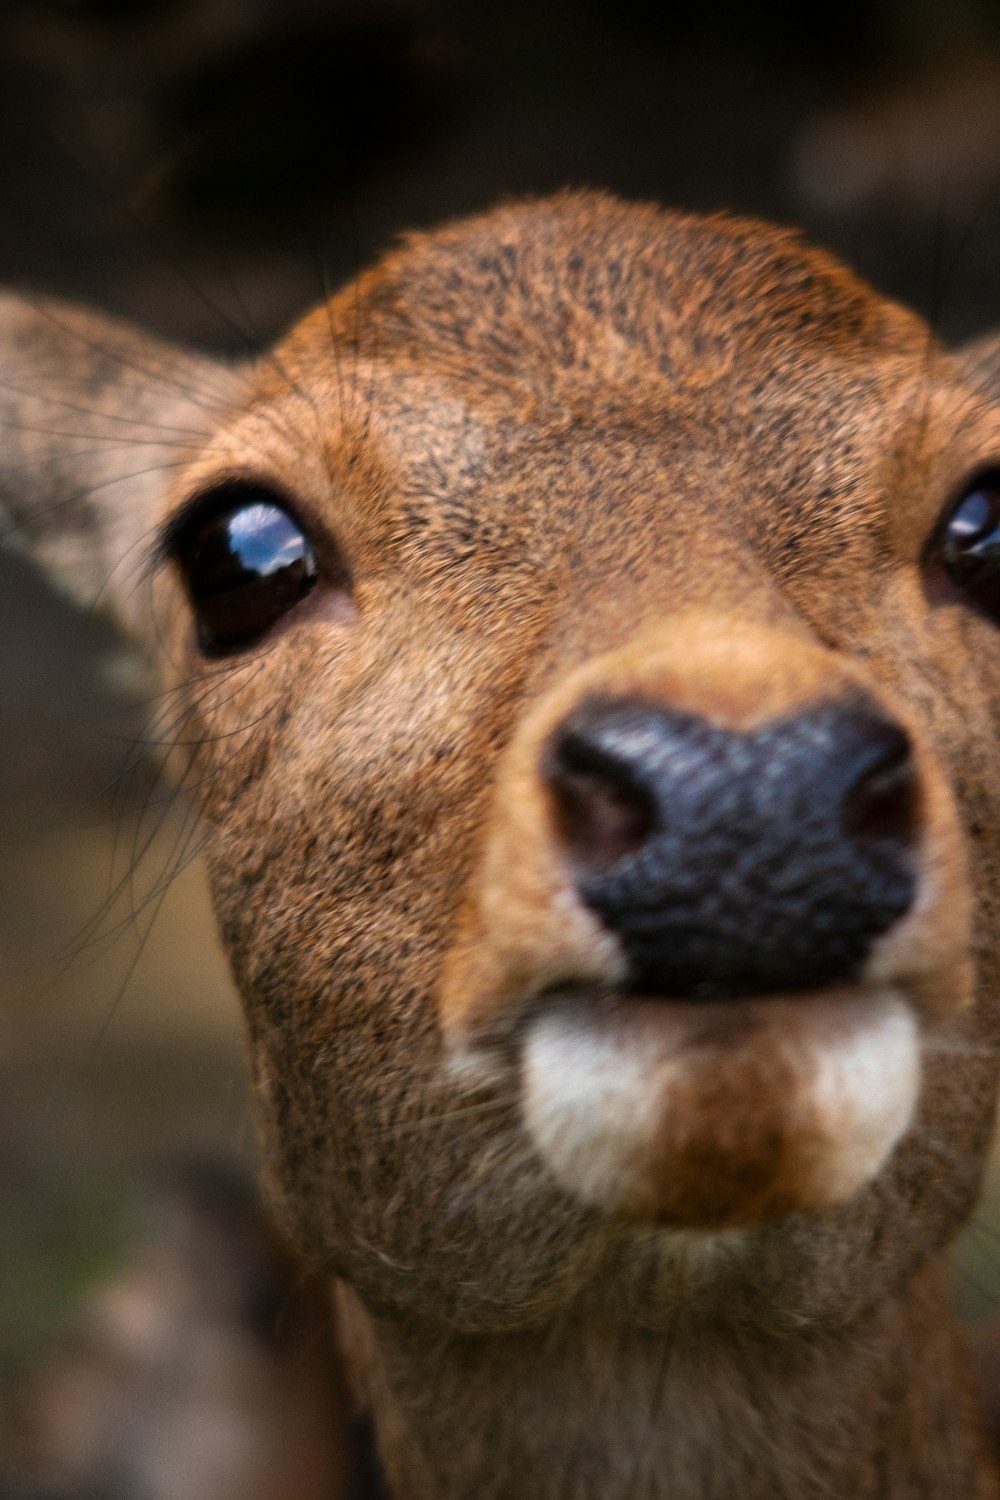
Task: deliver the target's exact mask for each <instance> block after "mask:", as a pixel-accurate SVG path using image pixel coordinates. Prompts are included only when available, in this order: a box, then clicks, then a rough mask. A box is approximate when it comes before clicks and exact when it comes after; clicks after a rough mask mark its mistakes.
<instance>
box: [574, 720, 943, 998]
mask: <svg viewBox="0 0 1000 1500" xmlns="http://www.w3.org/2000/svg"><path fill="white" fill-rule="evenodd" d="M545 772H546V774H547V776H548V778H549V782H550V785H551V788H552V792H553V795H554V798H555V802H556V807H557V810H558V815H559V822H560V825H561V830H562V835H563V838H564V841H565V847H566V853H567V857H568V858H569V860H570V862H571V864H572V866H573V868H574V870H575V873H576V879H577V884H578V889H579V892H580V895H581V896H582V898H583V900H584V901H585V902H586V903H587V905H588V906H589V907H591V909H592V910H593V911H594V912H596V914H597V915H598V916H599V917H600V919H601V921H602V922H603V923H604V924H605V926H606V927H608V928H609V929H610V930H611V931H612V932H613V933H615V935H616V936H617V937H618V939H619V940H620V942H621V944H622V947H623V949H624V951H625V954H626V956H627V959H628V961H629V966H630V974H631V981H632V985H633V987H634V989H635V990H636V991H637V992H641V993H644V994H652V995H664V996H676V997H678V998H679V997H685V996H687V997H690V996H695V997H701V996H703V997H706V998H711V997H714V996H726V997H729V998H738V997H739V996H742V995H750V994H761V993H769V992H775V991H780V990H790V989H791V990H795V989H804V988H809V989H812V988H816V987H819V986H822V985H827V984H837V983H843V982H845V981H850V980H853V979H855V978H857V976H858V974H859V972H860V969H861V967H862V965H863V964H864V961H865V959H866V957H867V955H868V953H869V952H870V950H871V946H872V943H873V942H874V940H875V938H877V937H878V936H879V934H880V933H883V932H885V931H886V930H887V929H888V928H889V927H890V926H891V925H892V924H893V923H894V922H895V921H897V920H898V918H899V917H901V916H902V915H903V914H904V912H906V911H907V909H908V908H909V906H910V905H911V903H912V901H913V897H914V891H915V883H916V882H915V859H914V854H913V844H914V839H915V826H916V817H917V800H918V799H917V773H916V769H915V767H914V764H913V758H912V755H911V752H910V743H909V740H908V738H907V736H906V734H905V733H904V731H903V730H902V729H901V728H900V727H899V725H898V724H895V723H893V722H892V721H891V720H890V719H888V718H887V717H886V716H885V714H884V713H881V712H880V711H879V710H878V708H877V707H876V705H875V704H874V703H872V702H871V701H870V700H868V699H867V698H865V697H864V696H863V695H862V694H860V693H858V694H857V695H855V696H853V697H851V698H850V699H846V700H842V701H838V702H826V703H820V704H818V705H815V706H813V707H810V708H808V709H806V710H803V711H802V712H799V713H796V714H794V715H789V716H788V717H787V718H782V719H775V720H772V721H771V722H769V723H767V724H765V725H763V726H762V727H761V728H759V729H756V730H753V731H751V732H749V733H745V734H744V733H738V732H735V731H732V730H728V729H720V728H717V727H716V726H714V725H712V724H709V723H707V722H706V721H705V720H702V719H698V718H694V717H691V716H688V715H685V714H681V713H673V712H670V711H668V710H665V709H661V708H658V707H656V706H654V705H650V704H646V703H641V702H635V701H613V700H611V701H609V700H607V699H588V700H586V701H585V702H584V703H582V704H581V705H580V706H579V708H577V709H576V710H575V711H574V712H573V713H572V714H571V715H570V717H569V718H568V719H567V720H566V721H565V722H564V723H563V724H562V726H561V727H560V729H559V730H558V731H557V732H556V734H555V735H554V736H553V738H552V739H551V740H550V742H549V745H548V748H547V752H546V764H545Z"/></svg>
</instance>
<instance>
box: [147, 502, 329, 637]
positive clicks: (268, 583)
mask: <svg viewBox="0 0 1000 1500" xmlns="http://www.w3.org/2000/svg"><path fill="white" fill-rule="evenodd" d="M206 503H208V502H206ZM175 550H176V556H177V560H178V562H179V564H180V567H181V570H182V573H183V575H184V581H185V584H186V586H187V591H188V596H189V598H190V600H191V603H192V605H193V606H194V610H195V616H196V619H197V625H198V640H199V644H200V645H201V648H202V650H203V651H205V652H206V653H207V654H209V655H219V654H222V653H223V652H226V651H232V650H235V649H238V648H239V647H240V646H244V645H247V644H249V643H251V642H252V641H254V640H256V639H258V638H259V637H260V636H262V635H263V634H264V633H265V632H266V631H267V630H268V629H269V628H270V627H271V626H272V625H273V624H275V623H276V621H277V620H279V619H280V618H281V616H282V615H284V614H286V613H287V612H288V611H289V610H290V609H292V608H293V607H294V606H295V605H296V604H298V603H299V601H300V600H301V599H303V598H304V597H305V595H306V594H307V593H309V591H310V590H311V589H312V588H313V586H314V585H315V583H316V582H317V579H318V568H317V564H316V557H315V553H314V551H313V548H312V544H311V542H310V541H309V538H308V537H307V535H306V533H305V532H304V531H303V529H302V527H301V526H300V525H299V523H298V522H297V521H296V520H295V518H294V517H293V516H292V515H290V514H289V512H288V511H287V510H286V509H285V507H284V506H283V505H282V504H280V503H279V502H278V501H277V500H275V499H274V498H273V497H271V496H269V495H267V494H266V493H264V494H261V492H259V491H249V492H248V491H246V490H244V491H240V492H239V495H238V498H235V499H234V502H233V503H232V504H231V505H229V506H227V507H225V508H223V509H217V510H215V511H214V512H210V513H209V514H208V516H207V518H206V519H205V520H203V521H199V518H198V515H197V513H196V514H195V516H194V517H192V518H191V520H190V521H189V522H188V523H187V525H186V527H185V529H184V532H183V534H182V536H181V538H180V539H179V541H178V543H177V544H176V549H175Z"/></svg>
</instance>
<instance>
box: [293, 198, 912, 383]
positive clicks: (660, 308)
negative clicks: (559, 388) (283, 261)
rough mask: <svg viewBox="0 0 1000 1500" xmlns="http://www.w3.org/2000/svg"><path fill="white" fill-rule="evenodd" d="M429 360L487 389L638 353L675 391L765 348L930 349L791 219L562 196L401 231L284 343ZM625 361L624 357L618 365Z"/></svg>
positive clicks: (781, 351) (777, 358) (771, 357)
mask: <svg viewBox="0 0 1000 1500" xmlns="http://www.w3.org/2000/svg"><path fill="white" fill-rule="evenodd" d="M331 333H336V334H338V335H339V336H341V337H346V338H347V339H348V340H349V341H350V342H351V343H352V344H353V345H354V346H355V348H356V349H357V350H358V352H359V353H361V354H364V355H367V356H369V357H375V358H377V357H378V356H379V354H380V353H381V354H387V353H389V354H391V357H392V358H393V360H394V362H396V363H397V365H398V364H399V362H401V361H402V362H410V361H412V362H413V363H415V364H421V363H425V362H432V363H433V364H434V366H435V368H436V369H437V370H438V371H440V372H442V373H444V372H448V373H451V374H452V375H454V376H455V377H456V378H458V379H460V380H461V381H462V382H463V383H473V384H475V385H477V386H479V387H480V388H486V387H492V388H493V389H494V390H497V391H504V390H510V389H511V386H512V384H513V385H515V386H516V385H518V384H520V383H521V382H523V381H525V380H526V379H527V380H531V379H532V377H534V378H535V379H537V378H538V376H539V375H540V374H541V372H543V371H544V372H546V374H547V375H548V377H549V378H550V379H551V378H552V377H553V375H554V374H555V375H557V374H558V371H559V370H560V369H563V370H575V371H581V370H584V371H590V372H591V373H592V374H593V375H594V376H596V377H598V378H607V377H608V376H613V375H614V373H615V370H616V367H618V368H620V369H621V371H622V373H624V372H625V369H626V368H627V367H628V366H630V365H631V364H632V361H633V359H634V356H635V355H637V354H638V355H641V356H642V360H643V363H644V365H645V367H646V369H647V370H649V371H652V370H655V371H656V372H657V373H658V374H659V375H660V376H661V377H664V378H665V382H666V383H667V385H670V386H674V387H676V388H677V389H678V390H681V391H687V390H691V389H698V388H701V387H705V386H706V385H710V384H712V383H713V382H715V381H717V380H720V379H724V378H725V377H726V376H727V375H729V374H731V373H732V369H733V362H734V360H735V359H737V358H740V359H745V358H747V357H748V356H753V355H760V354H761V353H764V352H766V355H767V361H768V368H769V370H770V371H771V372H772V373H773V372H774V371H775V369H776V368H778V367H780V366H781V364H782V362H783V360H784V359H787V358H789V357H792V358H794V357H795V354H796V351H800V350H801V348H802V346H803V345H804V344H805V345H807V346H808V347H809V348H810V350H811V351H812V352H813V353H816V354H838V353H839V354H846V355H854V356H857V357H865V356H868V357H870V356H871V355H872V353H880V354H882V355H886V356H891V355H893V354H897V355H898V354H903V353H906V352H910V353H912V352H913V351H914V347H915V343H916V344H917V345H919V347H920V348H921V349H922V350H923V351H924V353H926V351H927V340H928V334H927V330H926V329H925V328H924V326H923V325H922V324H921V322H920V321H919V320H918V319H917V318H915V317H914V316H913V315H912V314H911V313H909V312H908V311H906V310H905V309H903V308H901V307H898V306H896V305H895V304H893V303H890V302H887V301H884V300H882V299H876V298H873V297H872V295H871V290H870V288H868V287H867V286H866V285H865V284H864V283H863V282H861V281H860V280H859V279H858V278H857V277H855V276H854V275H853V274H852V273H851V272H849V271H848V270H847V269H846V268H844V267H843V266H841V265H840V264H839V263H838V262H836V261H835V260H834V259H833V258H832V257H831V256H829V255H826V254H825V253H823V252H822V251H818V250H815V249H812V248H811V247H808V246H806V245H805V244H804V243H803V241H802V239H801V237H800V235H799V234H798V233H797V232H795V231H792V230H787V229H779V228H774V227H773V226H770V225H764V224H761V223H758V222H755V221H752V220H744V219H736V218H732V217H729V216H727V215H722V214H719V215H714V216H712V217H708V218H705V217H701V216H694V215H688V214H678V213H669V212H664V211H663V210H661V209H658V208H655V207H653V206H651V205H636V204H626V203H622V202H620V201H618V200H616V199H613V198H611V197H608V196H606V195H603V194H599V193H565V194H562V195H561V196H559V197H557V198H554V199H547V200H545V201H542V202H537V203H529V204H523V203H522V204H517V205H513V206H510V207H504V208H500V209H497V210H494V211H493V212H491V213H488V214H484V215H482V216H480V217H478V218H474V219H471V220H465V221H463V222H461V223H459V224H456V225H453V226H450V227H447V228H445V229H444V230H438V231H436V232H435V233H434V234H413V235H410V236H409V237H408V238H407V239H406V240H405V241H404V243H403V245H402V246H401V248H399V249H397V250H396V251H395V252H393V253H392V254H390V255H389V256H387V257H386V258H385V259H384V260H383V261H382V262H381V263H380V264H379V265H378V266H377V267H376V268H375V269H374V270H373V271H371V272H369V273H367V274H366V275H364V276H362V277H361V278H360V281H359V282H358V283H357V284H356V286H355V287H352V288H351V290H350V292H349V293H348V294H347V295H346V296H344V297H341V298H340V299H338V300H336V301H335V302H334V304H333V307H332V309H329V310H327V309H321V310H320V311H319V312H317V313H315V314H313V315H312V317H311V318H309V319H307V320H306V321H305V323H304V324H302V325H301V326H300V328H299V330H298V331H297V333H296V334H295V335H294V336H293V340H292V344H291V347H292V348H294V349H295V350H297V351H300V352H301V353H302V354H303V355H307V353H308V349H309V347H310V346H312V347H314V341H315V339H316V338H317V337H321V338H323V339H324V340H327V341H328V340H329V339H330V337H331ZM622 367H624V368H622Z"/></svg>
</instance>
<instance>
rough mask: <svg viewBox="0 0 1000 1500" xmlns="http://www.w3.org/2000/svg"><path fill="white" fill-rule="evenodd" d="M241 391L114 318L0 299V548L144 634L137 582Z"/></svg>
mask: <svg viewBox="0 0 1000 1500" xmlns="http://www.w3.org/2000/svg"><path fill="white" fill-rule="evenodd" d="M239 384H240V376H239V375H238V374H237V373H236V372H234V371H231V370H229V369H228V368H227V367H226V366H225V365H222V364H217V363H214V362H213V361H211V360H209V359H205V358H203V357H201V356H200V355H195V354H191V353H188V352H186V351H184V350H181V349H177V348H174V347H172V346H171V345H169V344H167V343H164V342H163V341H162V340H160V339H157V338H154V337H153V336H152V335H149V334H144V333H141V332H139V331H137V330H135V329H132V328H129V327H127V326H126V325H125V324H122V323H118V322H116V321H114V320H113V319H111V318H106V317H103V316H101V315H99V314H97V313H92V312H87V311H83V310H82V309H80V308H74V307H70V306H68V305H67V304H65V303H61V302H55V301H48V300H45V301H40V300H34V299H29V298H25V297H20V296H18V295H16V294H14V293H0V540H3V541H4V542H5V543H7V544H8V545H13V546H23V547H25V548H27V550H28V551H29V552H31V553H32V554H33V555H34V556H35V557H36V559H37V560H38V562H39V564H40V566H41V567H42V568H43V570H44V571H45V572H46V573H48V574H49V575H50V576H51V577H52V579H53V581H54V582H55V583H56V584H57V585H58V586H59V587H61V588H62V589H64V590H65V591H67V592H69V593H70V594H71V595H72V596H73V597H74V598H75V599H77V600H78V601H80V602H82V603H85V604H87V605H89V606H92V607H93V606H97V607H101V608H104V609H106V610H109V611H110V612H112V613H114V614H116V615H117V617H118V619H119V623H121V624H123V625H124V626H125V628H126V630H128V631H129V633H130V634H134V633H137V625H138V614H139V611H140V605H139V601H138V600H137V598H136V581H137V578H138V577H139V574H140V572H141V569H142V563H143V559H144V557H145V555H146V546H147V543H148V542H149V541H150V540H151V539H152V536H153V534H154V531H155V527H156V525H157V522H158V520H159V517H160V514H161V512H162V508H163V505H164V501H165V498H166V495H167V492H168V489H169V486H170V484H171V480H172V478H173V476H174V475H176V474H178V473H179V472H180V470H181V469H182V468H183V466H184V465H185V464H186V463H187V462H189V461H190V459H191V458H192V457H193V456H194V455H195V454H196V453H197V452H198V451H199V450H200V449H202V448H204V446H205V445H206V443H207V442H208V441H209V440H210V439H211V437H212V434H213V432H214V431H215V430H216V429H217V428H218V427H219V425H220V424H221V422H222V421H223V420H224V418H225V416H226V415H227V413H228V412H229V411H230V410H231V407H232V402H233V399H234V396H235V393H236V390H237V389H238V387H239ZM140 592H141V590H140Z"/></svg>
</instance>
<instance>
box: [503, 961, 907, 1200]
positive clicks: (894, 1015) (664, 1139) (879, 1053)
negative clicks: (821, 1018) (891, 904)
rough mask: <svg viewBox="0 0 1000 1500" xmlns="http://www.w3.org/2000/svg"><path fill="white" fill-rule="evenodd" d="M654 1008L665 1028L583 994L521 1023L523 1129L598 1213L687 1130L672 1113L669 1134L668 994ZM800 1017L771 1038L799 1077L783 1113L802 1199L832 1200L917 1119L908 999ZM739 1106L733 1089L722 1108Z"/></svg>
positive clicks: (871, 1001) (684, 1080) (680, 1067)
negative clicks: (803, 1168)
mask: <svg viewBox="0 0 1000 1500" xmlns="http://www.w3.org/2000/svg"><path fill="white" fill-rule="evenodd" d="M746 1003H749V1004H754V1003H758V1002H746ZM760 1003H762V1004H764V1005H766V1003H767V1002H760ZM795 1003H796V1005H801V1006H803V1007H809V1006H811V1005H813V1004H814V1003H815V1002H813V1001H812V1000H810V999H808V998H803V999H802V1000H801V1001H797V1002H795ZM663 1005H664V1011H663V1015H664V1024H663V1027H662V1031H660V1029H659V1028H657V1034H654V1035H653V1036H651V1033H650V1028H649V1027H648V1026H644V1027H636V1028H633V1027H631V1026H629V1025H628V1024H627V1023H626V1024H623V1023H622V1020H621V1018H618V1020H617V1021H616V1022H614V1023H613V1024H611V1023H608V1022H607V1021H606V1020H605V1019H604V1018H602V1017H599V1016H597V1015H595V1013H594V1012H593V1011H592V1010H591V1009H590V1008H589V1007H588V1006H586V1004H584V1005H582V1006H579V1007H574V1006H573V1005H571V1004H568V1003H566V1004H563V1005H560V1006H558V1007H556V1008H553V1009H552V1010H549V1011H547V1012H545V1013H543V1014H541V1015H539V1016H537V1017H535V1018H534V1019H533V1020H532V1021H531V1022H530V1024H529V1025H528V1027H527V1028H526V1032H525V1037H524V1047H523V1053H522V1099H523V1110H524V1119H525V1124H526V1126H527V1129H528V1132H529V1134H530V1136H531V1138H532V1140H533V1142H534V1144H535V1147H536V1149H537V1150H538V1152H539V1154H540V1156H541V1157H542V1159H543V1160H544V1161H545V1162H546V1164H547V1165H548V1167H549V1169H550V1170H551V1172H552V1173H553V1175H554V1176H555V1178H556V1179H557V1181H558V1182H559V1183H560V1184H561V1185H562V1186H563V1187H564V1188H566V1189H568V1190H569V1191H570V1192H572V1193H573V1194H574V1195H575V1196H576V1197H578V1198H580V1199H581V1200H583V1201H584V1202H586V1203H590V1204H593V1205H594V1206H596V1207H599V1208H602V1209H604V1210H605V1211H607V1212H613V1211H615V1210H616V1209H621V1208H627V1207H628V1206H629V1205H630V1203H631V1202H633V1201H634V1199H635V1194H636V1183H637V1181H638V1180H639V1178H640V1176H642V1175H645V1174H646V1173H647V1172H648V1171H649V1170H650V1167H651V1166H652V1167H653V1168H654V1169H655V1164H656V1161H658V1160H659V1161H662V1162H663V1163H664V1164H666V1161H667V1158H668V1157H669V1155H670V1149H671V1140H672V1138H673V1137H674V1136H675V1134H676V1135H677V1136H681V1137H683V1136H684V1135H685V1134H688V1135H689V1131H686V1130H685V1122H684V1121H682V1120H680V1119H678V1129H677V1131H676V1132H674V1131H673V1130H672V1128H671V1123H672V1122H671V1110H672V1096H673V1095H674V1094H675V1093H677V1092H678V1091H679V1090H678V1086H679V1085H681V1084H683V1085H684V1086H685V1093H686V1094H687V1095H688V1097H690V1095H689V1089H690V1082H691V1068H692V1066H693V1065H694V1064H693V1063H692V1053H691V1049H690V1046H689V1045H688V1042H689V1037H687V1036H685V1035H684V1034H683V1032H679V1031H678V1028H677V1026H675V1024H674V1023H673V1020H672V1017H671V1016H670V1009H671V1007H670V1005H669V1002H663ZM801 1014H802V1017H803V1024H802V1025H800V1026H798V1027H795V1028H794V1032H795V1034H794V1035H791V1036H789V1035H788V1034H787V1033H786V1034H784V1035H783V1036H782V1038H781V1040H780V1043H779V1045H780V1046H781V1047H782V1051H783V1053H784V1054H785V1056H786V1058H787V1059H788V1060H789V1061H790V1063H791V1066H792V1068H793V1072H794V1078H795V1080H796V1084H797V1086H796V1088H795V1089H794V1090H793V1094H792V1096H791V1097H789V1099H788V1119H789V1123H790V1128H791V1129H793V1130H798V1129H801V1130H802V1131H803V1133H804V1136H806V1137H808V1140H807V1141H804V1145H806V1146H807V1150H808V1159H809V1162H810V1168H811V1178H812V1187H813V1191H812V1193H811V1195H810V1196H811V1199H812V1202H813V1203H814V1204H817V1203H818V1204H835V1203H840V1202H844V1201H845V1200H847V1199H848V1198H850V1197H851V1196H853V1194H854V1193H856V1192H857V1191H858V1190H859V1189H860V1188H862V1187H863V1186H864V1185H865V1184H866V1183H868V1182H870V1181H871V1179H872V1178H873V1177H874V1176H875V1175H876V1174H877V1173H878V1171H879V1170H880V1168H881V1167H882V1166H883V1165H884V1164H885V1161H886V1159H887V1158H888V1156H889V1154H890V1152H891V1151H892V1150H893V1148H894V1146H895V1145H896V1144H897V1142H898V1141H899V1140H900V1138H901V1136H902V1135H903V1134H904V1133H905V1132H906V1130H907V1129H908V1127H909V1125H910V1123H911V1121H912V1119H913V1113H914V1109H915V1106H916V1102H917V1097H918V1093H919V1087H920V1045H919V1036H918V1030H917V1025H916V1022H915V1019H914V1016H913V1013H912V1011H911V1008H910V1007H909V1006H908V1005H907V1004H906V1002H905V1001H904V1000H903V999H902V998H901V997H900V996H899V995H898V994H896V993H895V992H894V991H892V990H888V989H885V990H879V991H876V992H874V993H872V992H868V993H866V994H863V995H858V997H857V999H853V998H852V999H851V1000H847V1001H846V1003H845V1004H844V1005H843V1010H842V1011H841V1012H840V1013H839V1014H838V1016H837V1019H836V1022H835V1024H833V1025H832V1026H830V1025H815V1026H814V1025H812V1024H811V1018H810V1016H809V1013H808V1010H804V1011H803V1012H802V1013H801ZM740 1045H742V1043H741V1042H740V1041H739V1040H737V1041H735V1042H734V1046H736V1047H739V1046H740ZM782 1107H783V1105H782ZM740 1108H741V1098H740V1097H739V1096H738V1095H734V1097H733V1098H732V1100H731V1109H732V1111H733V1112H734V1113H737V1114H738V1112H739V1110H740ZM687 1123H688V1124H690V1122H687ZM748 1128H750V1129H752V1122H751V1121H750V1120H748Z"/></svg>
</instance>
